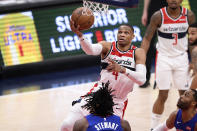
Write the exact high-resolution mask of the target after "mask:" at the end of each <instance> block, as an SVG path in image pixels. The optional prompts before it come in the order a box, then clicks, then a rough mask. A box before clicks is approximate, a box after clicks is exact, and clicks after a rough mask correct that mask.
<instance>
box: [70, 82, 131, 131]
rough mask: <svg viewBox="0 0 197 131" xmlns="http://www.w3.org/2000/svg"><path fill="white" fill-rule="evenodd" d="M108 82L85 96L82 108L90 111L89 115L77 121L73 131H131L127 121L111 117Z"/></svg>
mask: <svg viewBox="0 0 197 131" xmlns="http://www.w3.org/2000/svg"><path fill="white" fill-rule="evenodd" d="M108 86H109V82H108V83H106V84H104V83H102V87H101V88H100V89H99V90H97V91H96V92H92V93H90V94H88V95H86V96H85V100H86V101H87V103H86V104H85V105H83V106H82V108H85V109H87V110H89V111H90V115H87V116H85V117H84V118H83V119H80V120H77V121H76V122H75V124H74V128H73V131H131V128H130V125H129V123H128V121H126V120H123V119H121V118H120V117H119V116H116V115H113V113H114V112H113V106H114V105H115V103H114V102H113V97H114V96H113V95H112V92H113V91H112V89H111V88H108Z"/></svg>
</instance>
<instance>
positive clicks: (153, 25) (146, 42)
mask: <svg viewBox="0 0 197 131" xmlns="http://www.w3.org/2000/svg"><path fill="white" fill-rule="evenodd" d="M160 25H161V13H160V11H157V12H155V13H154V14H153V16H152V17H151V20H150V24H149V25H148V27H147V29H146V32H145V35H144V38H143V41H142V44H141V48H143V49H144V50H145V52H146V53H147V51H148V49H149V46H150V41H151V39H152V37H153V35H154V33H155V32H156V30H157V28H158V27H159V26H160Z"/></svg>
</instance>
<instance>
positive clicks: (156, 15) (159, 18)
mask: <svg viewBox="0 0 197 131" xmlns="http://www.w3.org/2000/svg"><path fill="white" fill-rule="evenodd" d="M161 21H162V15H161V11H160V10H158V11H156V12H155V13H154V14H153V15H152V16H151V21H150V23H154V24H156V25H157V26H158V25H160V24H161Z"/></svg>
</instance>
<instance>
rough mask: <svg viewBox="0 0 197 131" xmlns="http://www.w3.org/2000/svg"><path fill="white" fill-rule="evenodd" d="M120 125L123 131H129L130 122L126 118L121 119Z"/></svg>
mask: <svg viewBox="0 0 197 131" xmlns="http://www.w3.org/2000/svg"><path fill="white" fill-rule="evenodd" d="M121 126H122V128H123V130H124V131H131V127H130V124H129V122H128V121H127V120H123V119H121Z"/></svg>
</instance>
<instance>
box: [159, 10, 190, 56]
mask: <svg viewBox="0 0 197 131" xmlns="http://www.w3.org/2000/svg"><path fill="white" fill-rule="evenodd" d="M160 12H161V15H162V23H161V26H160V27H159V28H158V31H157V33H158V47H157V50H158V51H159V53H161V54H164V55H166V56H178V55H181V54H184V53H185V52H186V51H187V50H188V39H187V37H186V34H187V29H188V27H189V24H188V19H187V9H186V8H184V7H181V14H180V16H179V17H178V18H176V19H173V18H172V17H170V16H169V15H168V13H167V8H166V7H164V8H162V9H160Z"/></svg>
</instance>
